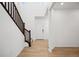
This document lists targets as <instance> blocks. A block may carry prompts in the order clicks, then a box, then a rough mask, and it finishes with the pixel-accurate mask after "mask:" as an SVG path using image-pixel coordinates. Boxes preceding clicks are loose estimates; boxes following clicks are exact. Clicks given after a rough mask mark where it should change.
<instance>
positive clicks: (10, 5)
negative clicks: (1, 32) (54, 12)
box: [0, 2, 31, 47]
mask: <svg viewBox="0 0 79 59" xmlns="http://www.w3.org/2000/svg"><path fill="white" fill-rule="evenodd" d="M0 4H1V5H2V7H3V8H4V9H5V11H6V12H7V13H8V15H9V16H10V17H11V19H12V20H13V22H14V23H15V24H16V26H17V27H18V29H19V30H20V31H21V33H22V34H23V35H24V37H25V42H27V43H28V44H29V47H31V31H30V30H27V29H25V23H24V22H23V20H22V18H21V16H20V14H19V11H18V9H17V7H16V5H15V3H14V2H0Z"/></svg>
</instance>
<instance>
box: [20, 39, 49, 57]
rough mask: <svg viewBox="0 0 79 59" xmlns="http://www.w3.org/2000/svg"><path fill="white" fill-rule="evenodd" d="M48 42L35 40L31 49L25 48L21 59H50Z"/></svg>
mask: <svg viewBox="0 0 79 59" xmlns="http://www.w3.org/2000/svg"><path fill="white" fill-rule="evenodd" d="M48 56H50V53H49V51H48V40H33V42H32V46H31V47H30V48H26V47H25V48H24V50H23V51H22V52H21V53H20V54H19V57H48Z"/></svg>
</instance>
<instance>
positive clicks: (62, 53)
mask: <svg viewBox="0 0 79 59" xmlns="http://www.w3.org/2000/svg"><path fill="white" fill-rule="evenodd" d="M51 56H54V57H79V47H56V48H54V49H53V51H52V54H51Z"/></svg>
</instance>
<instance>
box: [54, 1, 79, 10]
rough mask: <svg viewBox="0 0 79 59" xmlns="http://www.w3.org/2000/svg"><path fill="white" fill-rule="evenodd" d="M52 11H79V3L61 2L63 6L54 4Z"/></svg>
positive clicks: (57, 3)
mask: <svg viewBox="0 0 79 59" xmlns="http://www.w3.org/2000/svg"><path fill="white" fill-rule="evenodd" d="M54 3H55V4H54V6H53V9H79V2H63V3H64V4H63V5H61V4H60V3H61V2H54Z"/></svg>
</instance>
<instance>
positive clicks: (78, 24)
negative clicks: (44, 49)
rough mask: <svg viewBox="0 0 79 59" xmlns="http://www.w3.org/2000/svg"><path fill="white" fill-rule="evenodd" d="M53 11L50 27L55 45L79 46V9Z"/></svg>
mask: <svg viewBox="0 0 79 59" xmlns="http://www.w3.org/2000/svg"><path fill="white" fill-rule="evenodd" d="M52 11H53V12H52V19H51V26H50V29H51V34H52V36H51V37H52V38H51V40H52V41H53V40H54V45H55V47H79V9H67V10H65V9H64V10H52ZM51 44H52V43H51ZM52 47H53V46H52Z"/></svg>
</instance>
